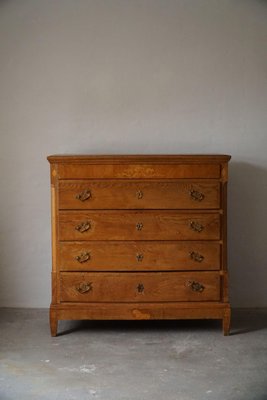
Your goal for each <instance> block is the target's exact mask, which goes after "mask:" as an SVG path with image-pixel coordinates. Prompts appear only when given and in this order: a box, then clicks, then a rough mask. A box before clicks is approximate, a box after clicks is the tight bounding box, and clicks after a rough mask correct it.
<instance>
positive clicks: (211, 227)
mask: <svg viewBox="0 0 267 400" xmlns="http://www.w3.org/2000/svg"><path fill="white" fill-rule="evenodd" d="M219 239H220V214H218V213H202V214H201V213H193V212H192V213H187V212H186V213H185V212H180V213H179V212H173V211H161V212H158V211H146V212H135V211H127V212H122V211H121V212H119V211H101V212H94V211H60V212H59V240H62V241H64V240H79V241H80V240H219Z"/></svg>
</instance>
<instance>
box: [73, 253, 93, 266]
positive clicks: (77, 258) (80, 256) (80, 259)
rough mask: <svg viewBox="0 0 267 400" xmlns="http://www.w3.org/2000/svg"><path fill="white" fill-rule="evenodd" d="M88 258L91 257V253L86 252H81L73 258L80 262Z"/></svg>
mask: <svg viewBox="0 0 267 400" xmlns="http://www.w3.org/2000/svg"><path fill="white" fill-rule="evenodd" d="M90 258H91V255H90V253H88V252H86V253H81V254H80V255H79V256H77V257H75V259H76V260H77V261H78V262H79V263H81V264H82V263H84V262H86V261H88V260H90Z"/></svg>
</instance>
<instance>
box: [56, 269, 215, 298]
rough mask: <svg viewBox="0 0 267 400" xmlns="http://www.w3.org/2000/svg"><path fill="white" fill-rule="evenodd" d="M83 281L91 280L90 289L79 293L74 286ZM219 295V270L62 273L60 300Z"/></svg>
mask: <svg viewBox="0 0 267 400" xmlns="http://www.w3.org/2000/svg"><path fill="white" fill-rule="evenodd" d="M192 282H198V283H199V284H201V285H203V287H204V289H203V291H201V292H200V291H194V290H192V288H191V286H190V284H191V283H192ZM83 284H84V285H86V284H88V285H89V284H90V287H91V289H90V290H88V291H87V292H85V293H80V292H79V291H78V289H77V288H79V286H80V285H83ZM140 285H141V288H140V287H139V286H140ZM139 289H140V290H139ZM219 299H220V275H219V273H218V272H206V271H205V272H172V273H168V272H151V273H149V274H148V273H142V272H134V273H133V272H132V273H131V272H129V273H127V274H125V273H123V272H113V273H109V272H85V273H81V272H62V273H61V300H62V301H64V302H66V301H71V302H75V301H77V302H108V301H110V302H147V301H148V302H150V301H161V302H164V301H216V300H219Z"/></svg>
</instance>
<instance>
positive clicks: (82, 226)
mask: <svg viewBox="0 0 267 400" xmlns="http://www.w3.org/2000/svg"><path fill="white" fill-rule="evenodd" d="M75 229H76V231H79V232H81V233H83V232H86V231H88V230H89V229H91V223H90V222H89V221H84V222H81V223H80V224H79V225H77V226H75Z"/></svg>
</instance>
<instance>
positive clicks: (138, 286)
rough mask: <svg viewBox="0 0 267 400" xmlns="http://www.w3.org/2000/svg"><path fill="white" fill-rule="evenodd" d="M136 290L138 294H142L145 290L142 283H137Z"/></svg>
mask: <svg viewBox="0 0 267 400" xmlns="http://www.w3.org/2000/svg"><path fill="white" fill-rule="evenodd" d="M137 290H138V293H143V292H144V290H145V287H144V285H143V284H142V283H138V285H137Z"/></svg>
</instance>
